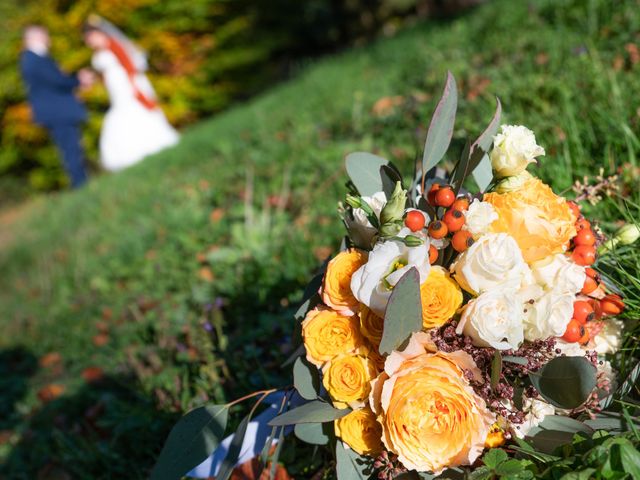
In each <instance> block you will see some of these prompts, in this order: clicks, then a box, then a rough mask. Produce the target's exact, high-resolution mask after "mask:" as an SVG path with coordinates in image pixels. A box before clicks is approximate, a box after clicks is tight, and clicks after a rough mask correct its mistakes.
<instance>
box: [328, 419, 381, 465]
mask: <svg viewBox="0 0 640 480" xmlns="http://www.w3.org/2000/svg"><path fill="white" fill-rule="evenodd" d="M335 430H336V436H337V437H340V438H341V439H342V441H343V442H344V443H346V444H347V445H349V446H350V447H351V448H352V449H353V450H354V451H355V452H358V453H359V454H360V455H369V456H372V457H375V456H376V455H378V454H379V453H380V452H382V449H383V446H382V427H381V426H380V424H379V423H378V422H377V421H376V416H375V415H374V413H373V412H372V411H371V409H370V408H368V407H365V408H363V409H361V410H354V411H353V412H351V413H350V414H348V415H346V416H344V417H342V418H339V419H338V420H336V421H335Z"/></svg>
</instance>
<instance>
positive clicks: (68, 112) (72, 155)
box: [20, 50, 87, 187]
mask: <svg viewBox="0 0 640 480" xmlns="http://www.w3.org/2000/svg"><path fill="white" fill-rule="evenodd" d="M20 70H21V71H22V78H23V79H24V82H25V83H26V85H27V89H28V98H29V103H31V108H32V110H33V115H34V118H35V120H36V122H38V123H39V124H41V125H42V126H44V127H45V128H47V129H48V130H49V132H50V133H51V136H52V137H53V140H54V142H55V143H56V145H57V146H58V148H59V149H60V152H61V153H62V158H63V160H64V167H65V170H66V171H67V174H68V175H69V177H70V178H71V184H72V185H73V186H74V187H77V186H80V185H82V184H83V183H84V182H85V181H86V180H87V174H86V172H85V167H84V152H83V150H82V146H81V144H80V138H81V132H80V125H81V124H82V123H83V122H84V121H85V120H86V118H87V112H86V110H85V108H84V106H83V105H82V104H81V103H80V102H79V101H78V99H77V98H76V97H75V95H74V94H73V90H74V89H75V88H76V87H77V86H78V84H79V82H78V79H77V78H76V76H75V75H66V74H64V73H63V72H62V71H60V69H59V68H58V66H57V65H56V63H55V62H54V61H53V60H52V59H51V57H49V56H40V55H38V54H36V53H34V52H32V51H30V50H25V51H24V52H22V55H21V57H20Z"/></svg>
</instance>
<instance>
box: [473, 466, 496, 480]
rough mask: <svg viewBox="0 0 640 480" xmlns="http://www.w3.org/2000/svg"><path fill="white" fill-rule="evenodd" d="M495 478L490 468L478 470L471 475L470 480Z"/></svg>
mask: <svg viewBox="0 0 640 480" xmlns="http://www.w3.org/2000/svg"><path fill="white" fill-rule="evenodd" d="M493 478H494V475H493V470H492V469H491V468H489V467H479V468H476V469H475V470H474V471H473V472H471V474H470V475H469V480H492V479H493Z"/></svg>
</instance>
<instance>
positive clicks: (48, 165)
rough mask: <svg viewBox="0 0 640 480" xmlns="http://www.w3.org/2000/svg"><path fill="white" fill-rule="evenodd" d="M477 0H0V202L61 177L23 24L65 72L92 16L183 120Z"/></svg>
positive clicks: (98, 97)
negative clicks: (124, 40)
mask: <svg viewBox="0 0 640 480" xmlns="http://www.w3.org/2000/svg"><path fill="white" fill-rule="evenodd" d="M479 1H481V0H455V1H453V0H307V1H302V2H301V1H295V0H270V1H265V0H189V1H184V0H163V1H161V2H158V1H155V0H37V1H36V0H30V1H24V0H2V2H0V42H1V44H2V45H3V48H2V49H0V124H1V134H0V202H2V201H3V200H4V201H6V200H7V199H10V198H14V197H20V196H23V195H24V194H25V193H28V192H30V191H33V190H52V189H56V188H60V187H62V186H64V184H65V177H64V174H63V171H62V169H61V166H60V163H59V160H58V156H57V152H56V151H55V148H54V147H53V145H52V144H51V143H50V142H49V141H48V138H47V135H46V132H45V131H44V130H43V129H41V128H39V127H37V126H36V125H34V124H33V122H32V121H31V115H30V110H29V106H28V104H27V103H26V101H25V90H24V87H23V85H22V82H21V79H20V74H19V71H18V66H17V62H18V56H19V53H20V49H21V39H20V36H21V31H22V28H23V27H24V26H25V25H27V24H29V23H41V24H43V25H45V26H47V27H48V28H49V29H50V31H51V36H52V39H53V45H52V55H53V57H54V58H55V59H56V60H57V61H58V62H59V63H60V65H61V66H62V67H63V69H65V70H67V71H75V70H77V69H79V68H81V67H83V66H86V65H88V63H89V61H90V55H91V54H90V51H89V49H87V48H86V47H85V46H84V45H83V43H82V35H81V28H82V24H83V23H84V21H85V20H86V18H87V16H88V15H89V14H90V13H98V14H99V15H102V16H104V17H105V18H107V19H108V20H110V21H112V22H113V23H115V24H116V25H118V26H119V27H120V28H122V30H123V31H124V32H125V33H126V34H128V35H130V36H131V38H133V39H134V40H135V41H136V42H137V43H138V44H139V45H140V46H141V47H142V48H144V49H145V50H146V51H147V52H148V54H149V59H150V72H149V74H150V77H151V80H152V82H153V84H154V86H155V87H156V90H157V92H158V96H159V98H160V99H161V102H162V106H163V108H164V109H165V112H166V114H167V116H168V117H169V119H170V121H171V122H172V123H173V124H174V125H176V126H178V127H183V126H185V125H188V124H190V123H193V122H195V121H197V120H198V119H200V118H203V117H207V116H210V115H212V114H213V113H215V112H217V111H220V110H221V109H224V108H225V107H227V106H228V105H229V104H230V103H232V102H234V101H238V100H242V99H245V98H247V97H249V96H251V95H253V94H255V93H256V92H258V91H260V90H261V89H262V88H264V87H265V86H267V85H269V84H270V83H272V82H273V81H276V80H280V79H283V78H286V77H288V76H289V75H291V74H292V73H294V71H295V65H296V63H299V62H300V60H302V59H305V58H310V57H313V56H317V55H321V54H326V53H330V52H332V51H335V50H337V49H340V48H341V47H344V46H348V45H353V44H358V43H363V42H366V41H367V40H369V39H371V38H374V37H375V36H377V35H380V34H385V35H391V34H393V33H394V32H395V31H396V30H397V29H398V28H400V27H401V26H402V25H403V24H405V23H407V22H410V21H413V20H415V19H417V18H420V17H427V16H430V17H434V16H444V15H451V14H455V13H457V12H458V11H460V10H462V9H464V8H466V7H469V6H471V5H473V4H475V3H479ZM82 96H83V99H84V101H85V102H86V103H87V105H88V107H89V109H90V111H91V116H90V119H89V123H88V125H87V128H86V129H85V139H84V141H85V146H86V147H87V151H88V155H89V161H90V163H91V164H92V167H93V168H94V169H97V150H96V148H97V138H98V135H99V129H100V123H101V117H102V113H103V112H104V110H105V109H106V108H107V107H108V102H107V96H106V91H105V90H104V88H103V87H102V86H100V85H96V86H95V87H93V88H92V89H91V90H89V91H86V92H84V93H83V94H82Z"/></svg>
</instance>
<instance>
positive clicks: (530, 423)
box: [515, 398, 556, 438]
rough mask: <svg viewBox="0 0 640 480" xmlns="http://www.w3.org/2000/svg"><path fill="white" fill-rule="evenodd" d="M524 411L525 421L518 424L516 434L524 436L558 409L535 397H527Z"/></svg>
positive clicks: (523, 404) (523, 405)
mask: <svg viewBox="0 0 640 480" xmlns="http://www.w3.org/2000/svg"><path fill="white" fill-rule="evenodd" d="M522 411H523V412H525V413H526V415H525V416H524V422H523V423H521V424H520V425H517V427H520V428H516V429H515V433H516V436H518V437H520V438H523V437H524V436H525V435H526V434H527V433H529V430H531V429H532V428H534V427H537V426H538V425H540V424H541V423H542V421H543V420H544V417H546V416H547V415H555V413H556V409H555V408H554V407H553V405H551V404H549V403H547V402H545V401H542V400H537V399H535V398H526V399H525V400H524V402H523V403H522Z"/></svg>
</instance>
